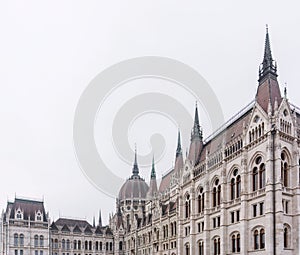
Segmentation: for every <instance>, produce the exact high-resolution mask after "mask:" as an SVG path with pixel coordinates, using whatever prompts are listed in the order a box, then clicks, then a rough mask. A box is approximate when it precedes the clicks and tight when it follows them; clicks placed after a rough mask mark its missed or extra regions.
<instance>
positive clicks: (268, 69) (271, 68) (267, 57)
mask: <svg viewBox="0 0 300 255" xmlns="http://www.w3.org/2000/svg"><path fill="white" fill-rule="evenodd" d="M268 75H272V76H273V77H275V78H276V77H277V66H276V62H275V61H274V60H273V57H272V52H271V45H270V37H269V29H268V25H267V27H266V39H265V52H264V59H263V62H262V64H261V65H260V69H259V82H260V83H261V82H262V81H263V80H264V78H265V77H267V76H268Z"/></svg>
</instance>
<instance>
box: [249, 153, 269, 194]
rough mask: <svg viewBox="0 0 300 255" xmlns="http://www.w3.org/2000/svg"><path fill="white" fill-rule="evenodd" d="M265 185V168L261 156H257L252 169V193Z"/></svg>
mask: <svg viewBox="0 0 300 255" xmlns="http://www.w3.org/2000/svg"><path fill="white" fill-rule="evenodd" d="M265 183H266V167H265V164H264V162H263V160H262V157H261V156H257V157H256V159H255V162H254V167H253V169H252V191H256V190H258V189H262V188H264V187H265V185H266V184H265Z"/></svg>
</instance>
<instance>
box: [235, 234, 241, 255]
mask: <svg viewBox="0 0 300 255" xmlns="http://www.w3.org/2000/svg"><path fill="white" fill-rule="evenodd" d="M236 251H237V252H240V251H241V236H240V234H237V236H236Z"/></svg>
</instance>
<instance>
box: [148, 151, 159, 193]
mask: <svg viewBox="0 0 300 255" xmlns="http://www.w3.org/2000/svg"><path fill="white" fill-rule="evenodd" d="M156 193H157V182H156V173H155V166H154V156H153V158H152V169H151V179H150V186H149V189H148V191H147V198H149V199H150V198H152V197H154V196H155V194H156Z"/></svg>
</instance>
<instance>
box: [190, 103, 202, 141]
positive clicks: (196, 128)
mask: <svg viewBox="0 0 300 255" xmlns="http://www.w3.org/2000/svg"><path fill="white" fill-rule="evenodd" d="M195 138H199V139H200V140H201V139H202V131H201V129H200V124H199V115H198V106H197V102H196V109H195V118H194V126H193V129H192V134H191V140H194V139H195Z"/></svg>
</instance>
